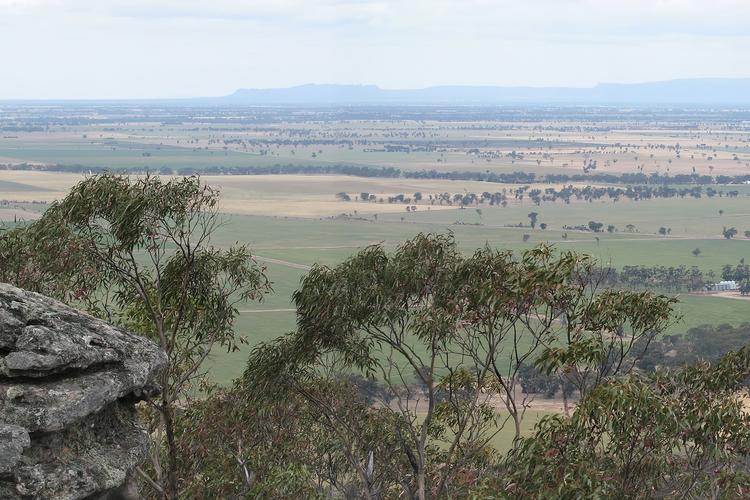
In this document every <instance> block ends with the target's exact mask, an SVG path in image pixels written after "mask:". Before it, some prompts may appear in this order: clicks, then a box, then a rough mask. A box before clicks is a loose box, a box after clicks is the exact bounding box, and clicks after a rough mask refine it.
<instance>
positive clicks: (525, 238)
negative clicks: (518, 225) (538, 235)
mask: <svg viewBox="0 0 750 500" xmlns="http://www.w3.org/2000/svg"><path fill="white" fill-rule="evenodd" d="M529 238H531V235H530V234H524V235H523V237H522V239H523V242H524V243H526V242H527V241H529Z"/></svg>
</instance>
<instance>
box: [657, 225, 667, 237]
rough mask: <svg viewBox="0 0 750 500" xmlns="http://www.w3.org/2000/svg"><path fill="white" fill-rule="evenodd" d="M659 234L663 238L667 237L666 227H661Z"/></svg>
mask: <svg viewBox="0 0 750 500" xmlns="http://www.w3.org/2000/svg"><path fill="white" fill-rule="evenodd" d="M659 234H660V235H662V236H666V235H667V228H666V227H664V226H662V227H660V228H659Z"/></svg>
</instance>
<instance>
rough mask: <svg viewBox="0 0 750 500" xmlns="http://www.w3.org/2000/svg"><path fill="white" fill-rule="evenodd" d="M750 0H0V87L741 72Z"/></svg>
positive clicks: (204, 88) (157, 92) (199, 90)
mask: <svg viewBox="0 0 750 500" xmlns="http://www.w3.org/2000/svg"><path fill="white" fill-rule="evenodd" d="M748 22H750V0H514V1H511V0H0V64H2V66H0V67H1V68H2V70H1V71H0V99H12V98H107V97H183V96H210V95H222V94H227V93H231V92H233V91H234V90H235V89H237V88H241V87H245V88H249V87H280V86H291V85H298V84H302V83H311V82H312V83H357V84H359V83H361V84H364V83H367V84H369V83H373V84H377V85H380V86H382V87H386V88H416V87H425V86H431V85H445V84H471V85H536V86H542V85H543V86H549V85H561V86H562V85H564V86H589V85H594V84H596V83H597V82H640V81H653V80H663V79H672V78H692V77H750V29H748Z"/></svg>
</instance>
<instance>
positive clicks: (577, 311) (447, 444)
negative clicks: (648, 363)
mask: <svg viewBox="0 0 750 500" xmlns="http://www.w3.org/2000/svg"><path fill="white" fill-rule="evenodd" d="M599 275H600V273H597V272H596V264H595V262H594V261H593V260H591V259H589V258H587V257H582V256H579V255H577V254H575V253H572V252H565V253H557V252H556V251H555V250H554V249H553V248H551V247H548V246H540V247H536V248H533V249H530V250H527V251H525V252H523V253H522V254H521V255H520V257H518V258H517V257H516V256H514V255H513V254H512V253H511V252H508V251H498V250H495V249H492V248H489V247H485V248H481V249H479V250H477V251H476V252H475V253H474V254H473V255H470V256H468V257H467V256H463V255H462V254H461V253H460V252H459V250H458V248H457V246H456V244H455V241H454V240H453V237H452V236H451V235H421V234H420V235H418V236H417V237H415V238H414V239H412V240H410V241H407V242H405V243H404V244H402V245H401V246H399V247H398V248H397V249H396V250H395V252H393V253H392V254H389V253H388V252H386V250H385V249H384V248H383V246H382V245H375V246H371V247H368V248H366V249H364V250H362V251H360V252H359V253H358V254H356V255H355V256H353V257H351V258H350V259H348V260H346V261H344V262H343V263H341V264H339V265H338V266H336V267H334V268H329V267H326V266H314V267H313V269H312V270H311V271H310V273H309V274H308V275H307V276H306V277H305V278H304V279H303V280H302V282H301V287H300V289H299V290H298V291H297V292H296V293H295V294H294V302H295V305H296V308H297V315H298V322H297V324H298V326H297V330H296V331H295V332H293V333H291V334H289V335H287V336H286V337H284V338H282V339H280V340H278V341H276V342H274V343H272V344H269V345H264V346H261V347H259V348H258V349H256V350H255V351H254V354H253V356H251V359H250V361H249V364H248V372H247V373H246V376H245V378H246V380H248V381H249V382H248V384H249V385H248V388H249V389H251V390H252V391H254V392H257V393H263V392H268V391H270V392H271V393H272V394H278V393H279V392H278V391H279V389H280V388H286V389H289V390H292V391H294V392H296V393H297V394H303V395H305V396H306V397H307V398H308V400H312V401H320V402H321V404H319V405H318V406H319V408H320V411H321V413H322V414H330V413H332V412H333V411H334V409H333V408H331V407H330V406H329V405H326V404H325V403H324V402H323V401H322V398H320V396H318V395H315V394H311V393H310V392H309V391H310V390H309V387H310V384H309V383H308V382H309V381H310V380H313V379H314V378H315V377H319V376H320V374H321V373H325V372H326V371H328V370H330V369H331V368H332V367H333V368H334V369H337V370H358V371H361V372H363V373H364V374H366V375H368V376H372V377H376V378H377V379H378V380H379V381H381V382H382V383H383V384H384V385H385V387H386V389H387V390H386V391H385V393H386V397H383V398H382V401H381V403H380V405H379V408H381V409H382V410H384V411H386V412H390V413H391V414H392V415H393V418H392V419H390V420H387V421H388V422H391V425H390V429H388V430H384V431H383V435H386V434H387V435H389V436H391V437H392V438H394V439H395V442H396V443H398V446H397V447H396V450H397V452H398V453H400V454H401V455H402V457H403V459H402V460H400V462H399V463H400V464H401V469H400V476H399V477H400V487H401V489H402V494H403V495H404V496H406V497H409V498H418V499H424V498H434V497H440V496H441V495H448V496H454V495H457V494H458V492H457V491H456V489H455V488H457V482H456V478H457V477H458V472H459V471H461V470H463V469H464V467H466V466H467V464H476V463H477V462H476V461H477V460H478V459H479V457H481V456H483V454H485V453H486V452H487V450H488V444H489V442H490V441H491V439H492V437H493V436H494V434H495V433H497V432H498V429H500V428H502V426H503V425H505V423H506V421H507V419H511V420H512V421H513V424H514V432H515V435H516V441H515V442H516V443H518V442H519V441H518V440H519V438H520V434H521V421H522V419H523V417H524V413H525V411H526V409H527V408H528V407H529V403H530V401H529V399H528V395H522V394H520V392H521V391H519V390H518V389H519V387H518V385H519V372H520V370H521V369H522V368H523V367H524V366H526V365H530V364H533V363H541V365H540V366H542V367H543V368H544V369H546V370H548V371H550V372H553V371H554V372H555V373H559V374H561V375H566V376H568V375H569V374H570V376H571V377H572V378H573V379H574V380H575V381H577V382H578V387H579V389H580V391H581V393H584V394H585V393H586V392H587V391H588V390H590V389H591V388H592V387H594V386H596V385H598V384H599V383H601V382H602V381H603V380H605V379H607V378H608V377H612V376H615V375H617V374H620V373H623V372H626V371H628V370H629V369H630V368H631V367H632V363H629V362H628V360H629V359H630V357H632V355H633V352H632V351H633V350H634V346H636V345H644V344H645V345H647V344H648V342H645V343H644V342H642V339H644V338H652V337H653V336H654V335H656V334H657V333H659V332H660V331H661V330H662V329H663V328H664V327H665V326H666V325H667V324H668V318H669V316H670V313H671V305H672V302H673V301H672V300H671V299H668V298H666V297H663V296H658V295H654V294H651V293H642V292H640V293H634V292H628V291H607V290H599V289H598V286H597V283H596V282H595V277H596V276H599ZM331 361H334V362H335V365H332V364H331ZM498 404H499V405H500V407H502V408H503V409H504V410H506V411H505V412H502V413H501V412H498V411H496V410H497V406H498ZM341 430H342V431H343V430H345V426H343V425H342V426H341ZM358 453H359V458H357V459H356V460H354V461H353V464H356V463H359V464H364V463H366V462H367V459H368V458H367V457H368V456H371V455H369V452H368V450H366V449H360V450H359V451H358ZM383 458H384V457H380V456H376V457H374V467H375V468H376V469H377V468H378V467H382V466H383V463H382V460H383ZM359 467H362V465H359ZM361 491H363V492H367V494H366V495H365V496H369V497H374V496H375V495H373V492H372V491H371V490H369V491H368V490H367V485H366V484H365V483H363V484H362V488H361Z"/></svg>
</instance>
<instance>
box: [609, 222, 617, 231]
mask: <svg viewBox="0 0 750 500" xmlns="http://www.w3.org/2000/svg"><path fill="white" fill-rule="evenodd" d="M615 231H617V228H616V227H615V226H614V225H613V224H610V225H608V226H607V232H608V233H614V232H615Z"/></svg>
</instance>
